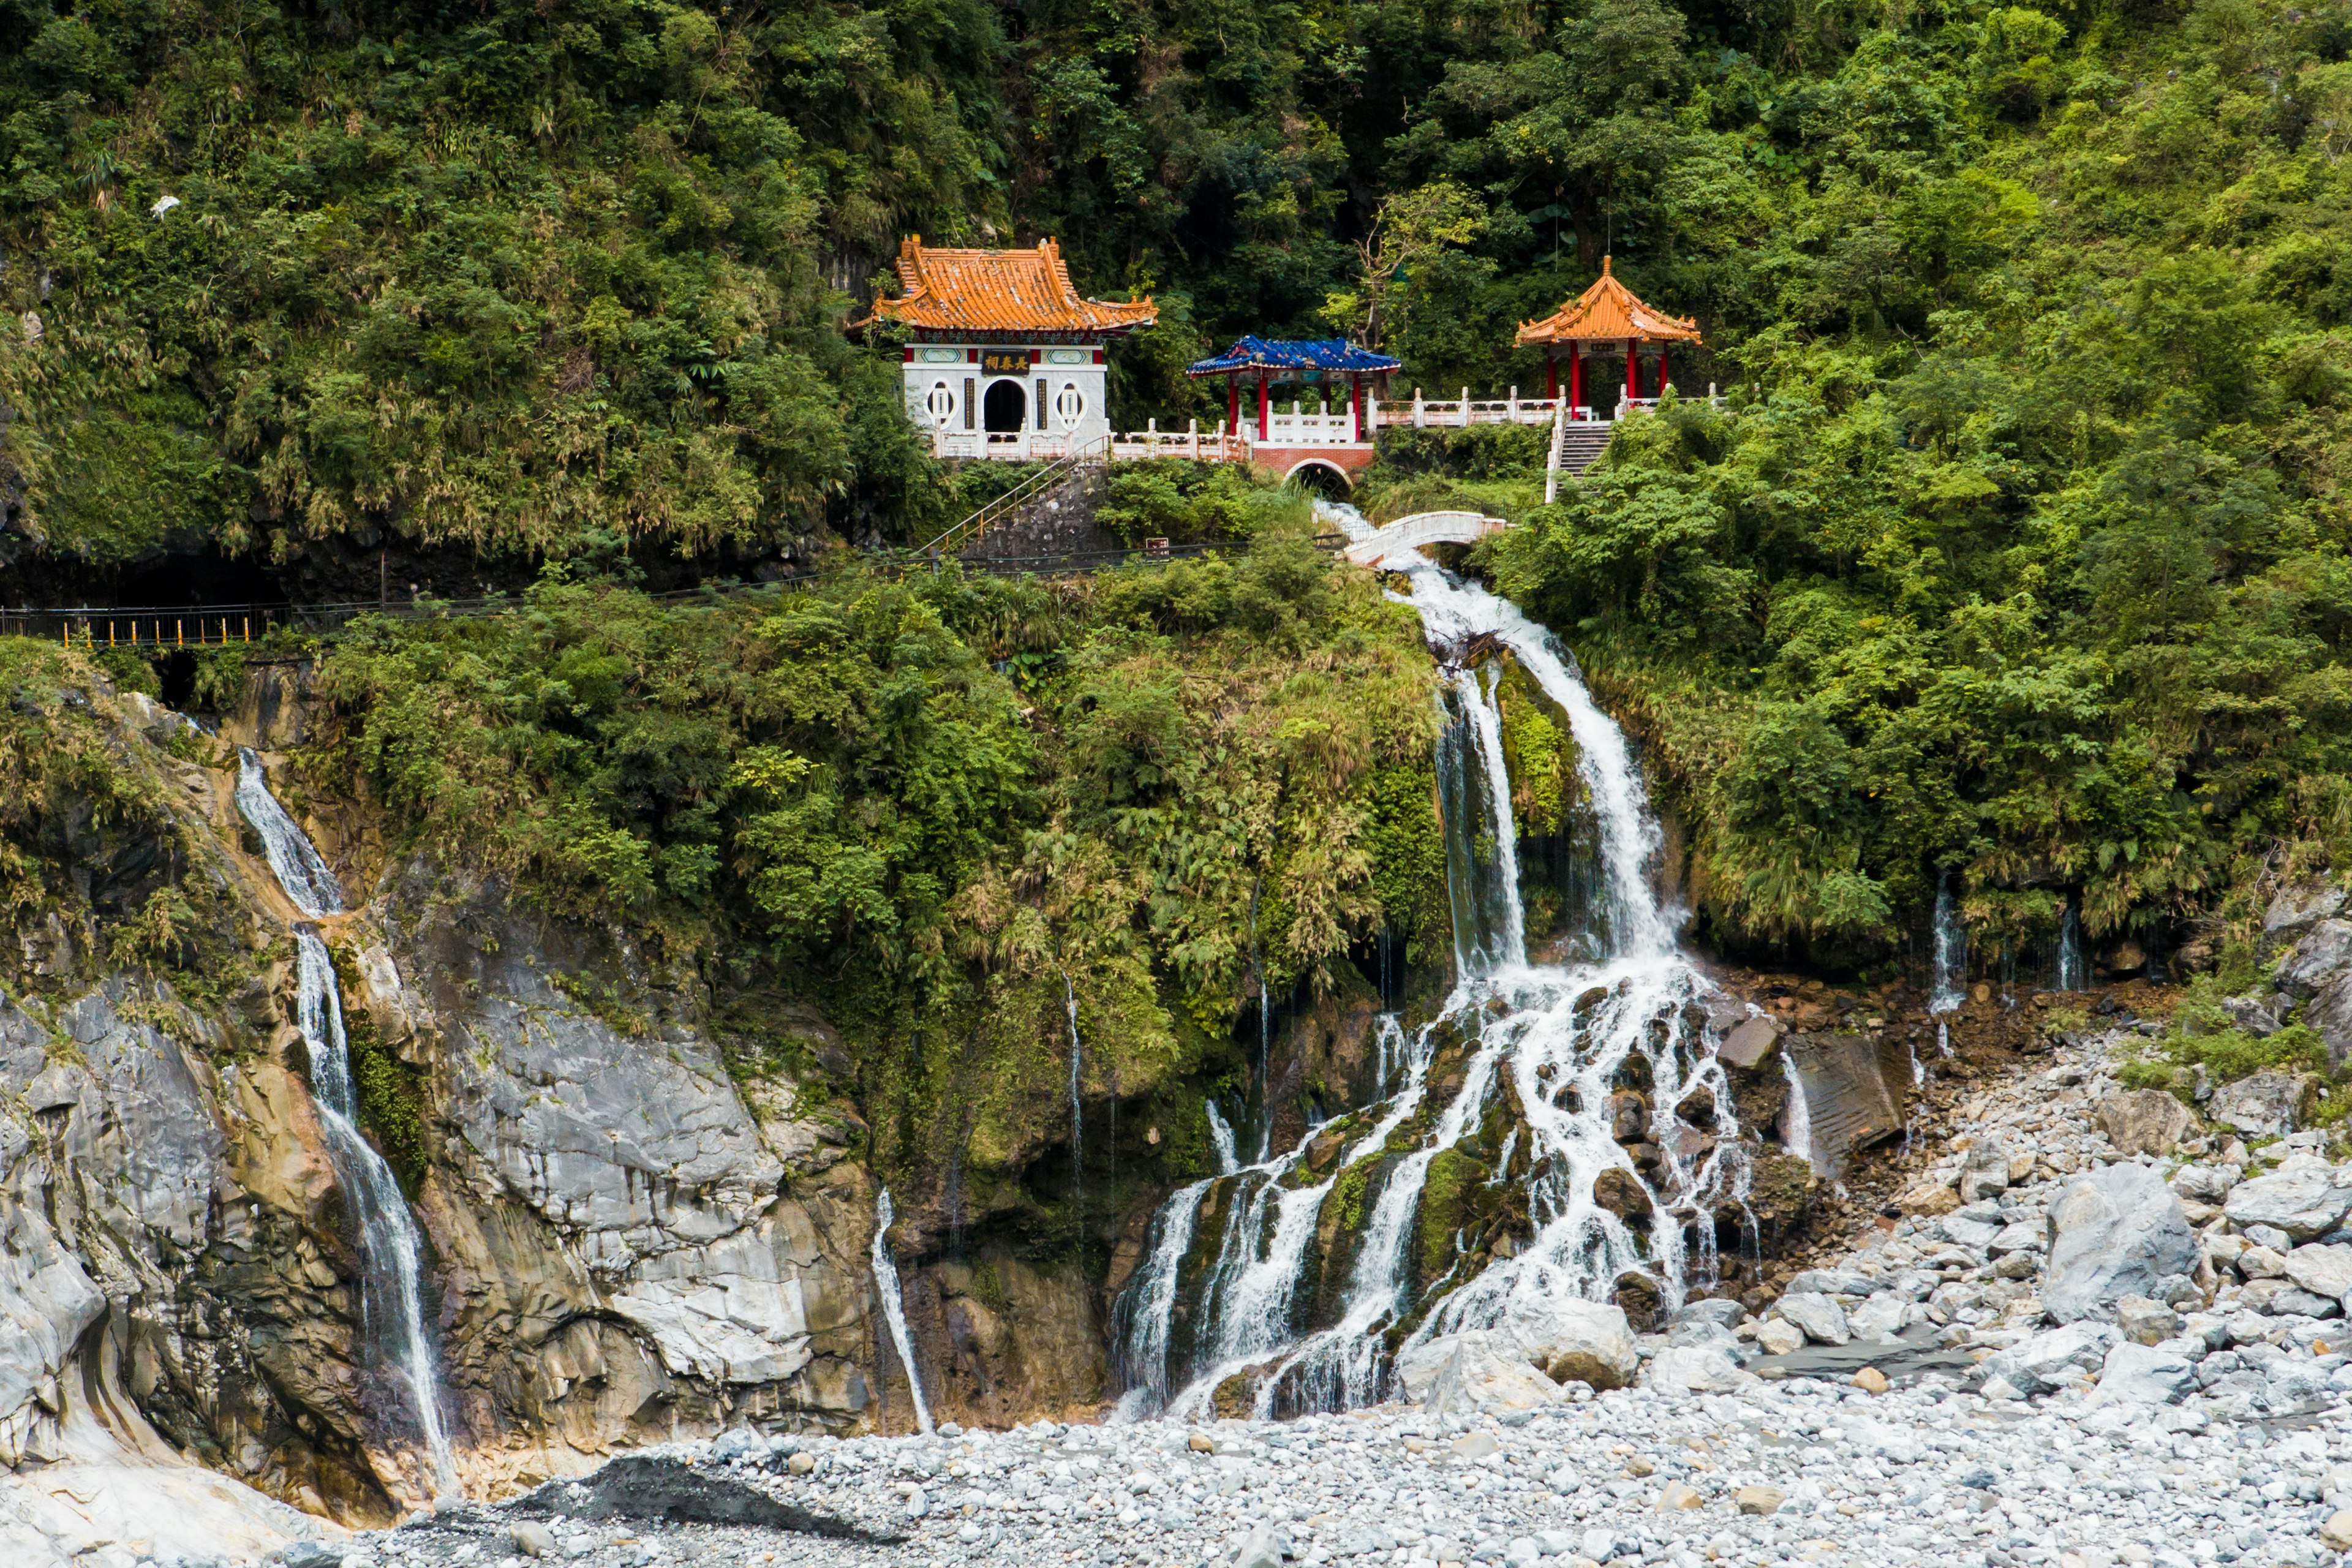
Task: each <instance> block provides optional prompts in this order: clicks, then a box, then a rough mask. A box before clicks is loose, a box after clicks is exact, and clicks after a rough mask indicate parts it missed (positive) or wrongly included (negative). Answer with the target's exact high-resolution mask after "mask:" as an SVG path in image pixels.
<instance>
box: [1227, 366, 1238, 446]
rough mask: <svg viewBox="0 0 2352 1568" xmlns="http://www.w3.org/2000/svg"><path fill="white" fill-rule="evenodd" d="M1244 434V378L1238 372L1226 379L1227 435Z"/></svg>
mask: <svg viewBox="0 0 2352 1568" xmlns="http://www.w3.org/2000/svg"><path fill="white" fill-rule="evenodd" d="M1241 433H1242V378H1241V375H1240V374H1239V373H1238V372H1237V373H1235V374H1232V375H1228V376H1227V377H1225V434H1226V435H1227V436H1238V435H1240V434H1241Z"/></svg>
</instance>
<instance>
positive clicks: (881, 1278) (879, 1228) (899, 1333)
mask: <svg viewBox="0 0 2352 1568" xmlns="http://www.w3.org/2000/svg"><path fill="white" fill-rule="evenodd" d="M897 1217H898V1215H896V1214H895V1213H893V1212H892V1210H891V1207H890V1189H889V1188H887V1187H884V1188H883V1189H882V1192H881V1195H880V1196H878V1197H877V1198H876V1199H875V1200H874V1252H873V1261H874V1289H875V1293H876V1294H877V1295H879V1296H880V1297H881V1298H882V1317H883V1321H885V1322H887V1323H888V1324H889V1326H890V1343H891V1344H892V1346H894V1347H895V1348H896V1349H897V1350H898V1364H899V1365H900V1366H902V1367H904V1368H906V1369H907V1390H908V1393H909V1394H913V1395H914V1398H915V1426H916V1427H917V1428H918V1429H919V1431H921V1433H922V1434H923V1436H926V1437H928V1436H930V1435H931V1406H930V1404H929V1401H927V1400H925V1399H924V1397H923V1374H922V1373H920V1372H919V1371H917V1370H916V1367H915V1337H914V1336H913V1335H912V1334H910V1333H908V1331H907V1302H906V1293H905V1291H904V1290H903V1289H901V1288H900V1286H899V1284H898V1259H897V1258H893V1257H891V1256H890V1222H891V1221H892V1220H893V1219H896V1218H897Z"/></svg>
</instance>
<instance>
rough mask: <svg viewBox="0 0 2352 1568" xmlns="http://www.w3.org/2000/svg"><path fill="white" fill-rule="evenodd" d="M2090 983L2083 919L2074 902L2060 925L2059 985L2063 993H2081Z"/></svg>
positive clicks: (2068, 904) (2068, 905)
mask: <svg viewBox="0 0 2352 1568" xmlns="http://www.w3.org/2000/svg"><path fill="white" fill-rule="evenodd" d="M2089 982H2090V969H2089V966H2088V965H2087V964H2085V963H2084V962H2083V917H2082V915H2081V913H2080V912H2079V911H2077V910H2076V909H2075V908H2074V900H2071V899H2070V900H2067V903H2066V918H2065V919H2064V920H2063V921H2060V922H2059V924H2058V985H2057V989H2058V990H2061V991H2080V990H2082V989H2083V988H2084V986H2085V985H2087V984H2089Z"/></svg>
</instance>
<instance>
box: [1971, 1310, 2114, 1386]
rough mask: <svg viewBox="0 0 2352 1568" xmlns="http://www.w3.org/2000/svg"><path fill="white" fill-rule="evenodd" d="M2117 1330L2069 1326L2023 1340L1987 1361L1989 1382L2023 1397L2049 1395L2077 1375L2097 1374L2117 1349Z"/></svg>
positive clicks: (2090, 1325) (2098, 1325)
mask: <svg viewBox="0 0 2352 1568" xmlns="http://www.w3.org/2000/svg"><path fill="white" fill-rule="evenodd" d="M2116 1342H2117V1335H2116V1331H2115V1330H2113V1329H2111V1328H2109V1327H2107V1325H2105V1323H2069V1324H2068V1325H2066V1326H2065V1327H2064V1328H2063V1329H2052V1330H2049V1331H2047V1332H2044V1333H2039V1334H2035V1335H2034V1336H2032V1338H2031V1339H2028V1340H2024V1341H2022V1342H2019V1343H2017V1344H2014V1345H2011V1347H2010V1348H2009V1349H2007V1350H2005V1351H2002V1352H1999V1353H1998V1354H1996V1355H1994V1356H1992V1357H1990V1359H1988V1360H1987V1361H1986V1362H1985V1363H1984V1366H1985V1373H1986V1376H1987V1377H1988V1379H1995V1378H1997V1379H1999V1380H2000V1382H2002V1383H2005V1384H2008V1385H2009V1386H2010V1387H2011V1388H2013V1389H2015V1390H2016V1391H2017V1392H2018V1393H2020V1394H2047V1393H2049V1392H2050V1391H2051V1390H2052V1389H2053V1388H2057V1387H2060V1386H2062V1385H2063V1384H2065V1383H2066V1382H2067V1381H2069V1379H2068V1378H2067V1376H2066V1373H2068V1371H2069V1369H2071V1370H2072V1371H2074V1372H2075V1373H2085V1374H2087V1373H2093V1372H2096V1371H2097V1370H2098V1369H2099V1368H2100V1367H2101V1366H2102V1365H2103V1364H2104V1363H2105V1361H2106V1359H2107V1352H2109V1351H2111V1350H2113V1349H2114V1348H2115V1347H2116Z"/></svg>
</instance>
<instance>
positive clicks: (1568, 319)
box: [1518, 256, 1699, 344]
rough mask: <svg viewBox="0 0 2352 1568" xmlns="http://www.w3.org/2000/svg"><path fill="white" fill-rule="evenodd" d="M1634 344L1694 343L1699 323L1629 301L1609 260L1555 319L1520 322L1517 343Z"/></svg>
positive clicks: (1629, 291) (1603, 261) (1629, 295)
mask: <svg viewBox="0 0 2352 1568" xmlns="http://www.w3.org/2000/svg"><path fill="white" fill-rule="evenodd" d="M1626 338H1639V339H1640V340H1641V341H1642V342H1645V343H1654V342H1694V343H1695V342H1698V341H1699V336H1698V323H1697V322H1696V321H1684V320H1683V319H1682V318H1681V317H1680V316H1669V315H1667V314H1666V313H1665V312H1664V310H1652V309H1650V307H1649V306H1647V305H1644V304H1643V303H1642V301H1641V300H1637V299H1635V298H1634V296H1633V290H1632V289H1628V288H1626V287H1625V285H1623V284H1622V283H1620V282H1618V281H1617V279H1616V278H1615V276H1614V275H1613V274H1612V273H1611V271H1610V270H1609V258H1607V257H1605V256H1604V257H1602V258H1601V277H1600V279H1599V280H1598V281H1597V282H1595V283H1594V284H1593V285H1592V287H1591V288H1590V289H1586V290H1585V291H1584V292H1583V293H1581V294H1580V295H1578V296H1577V297H1576V299H1575V300H1574V302H1573V303H1570V304H1567V305H1563V306H1561V307H1560V308H1559V311H1558V313H1556V314H1554V315H1549V316H1546V317H1545V318H1544V319H1543V320H1542V321H1521V322H1520V323H1519V335H1518V342H1520V343H1522V344H1526V343H1566V342H1591V341H1593V340H1596V339H1598V340H1600V341H1602V342H1622V340H1624V339H1626Z"/></svg>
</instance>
